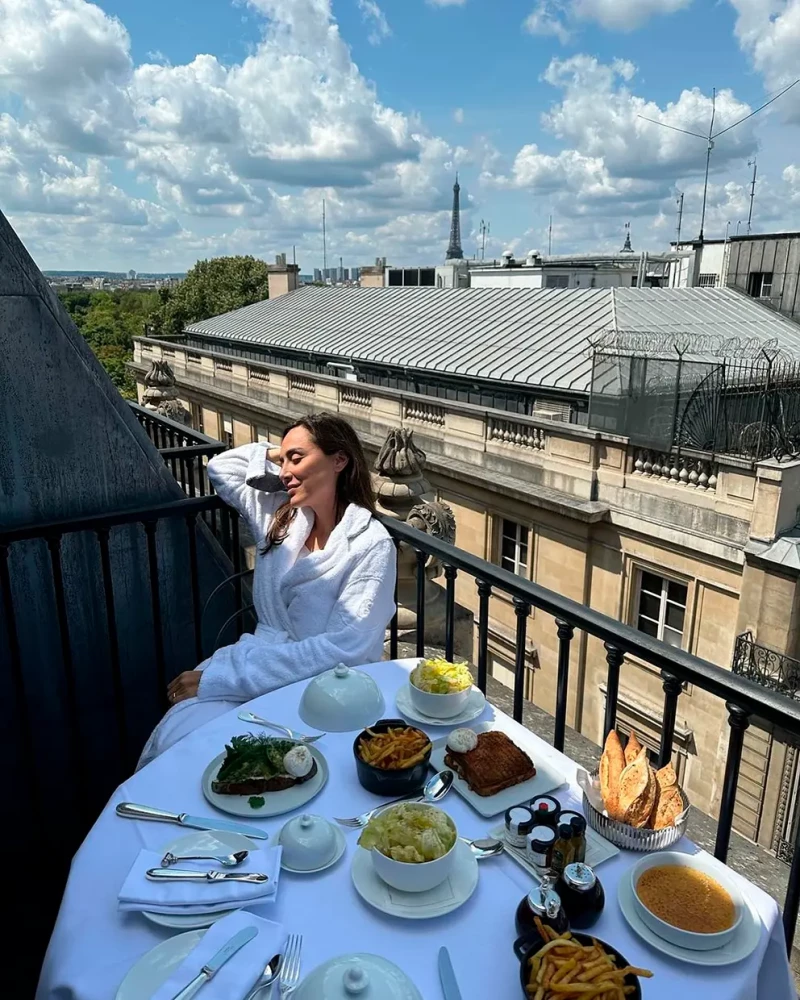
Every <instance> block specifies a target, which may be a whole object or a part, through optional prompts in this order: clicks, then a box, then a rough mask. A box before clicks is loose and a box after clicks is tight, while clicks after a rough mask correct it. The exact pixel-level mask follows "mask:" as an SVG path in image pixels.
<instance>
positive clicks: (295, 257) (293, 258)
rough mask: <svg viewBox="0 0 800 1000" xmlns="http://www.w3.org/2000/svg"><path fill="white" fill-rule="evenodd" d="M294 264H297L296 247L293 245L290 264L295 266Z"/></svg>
mask: <svg viewBox="0 0 800 1000" xmlns="http://www.w3.org/2000/svg"><path fill="white" fill-rule="evenodd" d="M296 263H297V246H296V245H295V244H294V243H293V244H292V264H296Z"/></svg>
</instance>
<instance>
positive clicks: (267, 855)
mask: <svg viewBox="0 0 800 1000" xmlns="http://www.w3.org/2000/svg"><path fill="white" fill-rule="evenodd" d="M282 853H283V849H282V848H281V847H265V848H262V849H261V850H257V851H251V852H250V854H249V856H248V857H247V859H246V860H245V861H243V862H242V863H241V864H240V865H237V866H236V867H235V868H226V869H224V871H226V872H262V873H263V874H265V875H268V876H269V878H268V880H267V881H266V882H261V883H256V882H237V881H235V880H230V879H225V880H223V881H220V882H193V881H191V882H190V881H185V882H184V881H179V880H177V879H176V880H174V881H172V880H167V879H164V880H159V881H157V882H154V881H151V880H150V879H149V878H147V875H146V872H147V870H148V869H149V868H161V867H162V864H161V859H162V857H163V856H164V855H163V852H161V851H147V850H141V851H139V854H138V855H137V857H136V860H135V861H134V862H133V866H132V867H131V870H130V871H129V872H128V874H127V876H126V878H125V881H124V882H123V884H122V888H121V889H120V891H119V895H118V897H117V899H118V901H119V909H120V910H147V911H148V912H151V913H216V912H218V911H220V910H229V909H230V908H231V906H232V905H233V906H247V904H248V903H266V902H269V901H270V900H271V899H274V898H275V893H276V891H277V889H278V879H279V874H280V870H281V854H282ZM172 868H173V870H174V869H176V868H179V869H191V870H192V871H199V872H202V871H211V870H216V869H219V868H221V866H220V865H218V864H216V863H215V862H213V861H178V862H177V863H176V864H174V865H173V866H172Z"/></svg>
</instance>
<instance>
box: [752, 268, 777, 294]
mask: <svg viewBox="0 0 800 1000" xmlns="http://www.w3.org/2000/svg"><path fill="white" fill-rule="evenodd" d="M747 291H748V293H749V294H750V295H752V296H753V298H754V299H768V298H769V297H770V296H771V295H772V271H752V272H751V274H750V279H749V281H748V288H747Z"/></svg>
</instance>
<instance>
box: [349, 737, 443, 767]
mask: <svg viewBox="0 0 800 1000" xmlns="http://www.w3.org/2000/svg"><path fill="white" fill-rule="evenodd" d="M430 746H431V743H430V740H429V739H428V737H427V736H426V734H425V733H423V732H422V731H421V730H419V729H414V728H413V727H410V726H409V727H408V728H403V729H401V728H399V727H395V728H393V729H391V728H390V729H387V730H386V732H383V733H378V732H375V730H374V729H367V730H366V738H365V737H363V736H362V737H361V739H360V740H359V742H358V755H359V757H360V758H361V759H362V760H363V761H364V762H365V763H366V764H371V765H372V766H373V767H379V768H381V769H382V770H387V771H388V770H397V769H399V768H406V767H413V766H414V764H417V763H419V762H420V761H421V760H423V758H424V757H425V755H426V754H427V753H428V751H429V749H430Z"/></svg>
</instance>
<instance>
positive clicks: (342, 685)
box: [299, 663, 386, 733]
mask: <svg viewBox="0 0 800 1000" xmlns="http://www.w3.org/2000/svg"><path fill="white" fill-rule="evenodd" d="M385 708H386V702H385V701H384V699H383V695H382V694H381V690H380V688H379V687H378V685H377V684H376V683H375V681H374V680H373V679H372V677H370V676H369V674H365V673H364V671H363V670H356V669H354V668H353V667H348V666H346V665H345V664H344V663H340V664H339V665H338V666H337V667H334V668H333V670H326V671H325V672H324V673H322V674H318V675H317V676H316V677H312V679H311V680H310V681H309V682H308V684H307V685H306V689H305V691H303V697H302V698H301V699H300V709H299V714H300V718H301V719H302V720H303V722H305V724H306V725H307V726H311V728H312V729H319V730H321V731H322V732H323V733H349V732H354V731H356V730H358V729H366V728H367V726H371V725H372V724H373V723H374V722H377V721H378V719H380V718H381V717H382V716H383V713H384V710H385Z"/></svg>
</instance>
